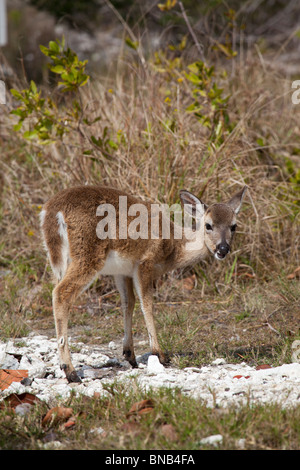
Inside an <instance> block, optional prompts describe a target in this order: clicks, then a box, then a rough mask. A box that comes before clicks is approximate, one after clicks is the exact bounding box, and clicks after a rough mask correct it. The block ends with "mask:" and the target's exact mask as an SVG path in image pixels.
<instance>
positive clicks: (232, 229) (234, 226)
mask: <svg viewBox="0 0 300 470" xmlns="http://www.w3.org/2000/svg"><path fill="white" fill-rule="evenodd" d="M235 229H236V224H234V225H231V227H230V230H231V231H232V232H235Z"/></svg>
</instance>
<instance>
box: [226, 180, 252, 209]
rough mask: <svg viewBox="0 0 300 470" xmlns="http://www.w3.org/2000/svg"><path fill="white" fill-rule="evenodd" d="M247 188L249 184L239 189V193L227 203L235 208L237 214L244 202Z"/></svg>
mask: <svg viewBox="0 0 300 470" xmlns="http://www.w3.org/2000/svg"><path fill="white" fill-rule="evenodd" d="M246 189H247V186H244V187H243V189H242V190H241V191H239V192H238V193H236V194H235V195H234V196H232V198H231V199H230V200H229V201H228V203H227V204H228V205H229V206H230V207H231V208H232V209H233V210H234V212H235V213H236V214H238V213H239V210H240V208H241V205H242V202H243V198H244V196H245V193H246Z"/></svg>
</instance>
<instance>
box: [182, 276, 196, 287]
mask: <svg viewBox="0 0 300 470" xmlns="http://www.w3.org/2000/svg"><path fill="white" fill-rule="evenodd" d="M182 284H183V288H184V289H185V290H193V289H194V287H195V285H196V274H192V275H191V276H189V277H186V278H184V279H183V283H182Z"/></svg>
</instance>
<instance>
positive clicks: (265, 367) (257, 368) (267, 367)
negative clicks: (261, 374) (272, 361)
mask: <svg viewBox="0 0 300 470" xmlns="http://www.w3.org/2000/svg"><path fill="white" fill-rule="evenodd" d="M261 369H271V366H269V364H261V365H259V366H256V367H255V370H261Z"/></svg>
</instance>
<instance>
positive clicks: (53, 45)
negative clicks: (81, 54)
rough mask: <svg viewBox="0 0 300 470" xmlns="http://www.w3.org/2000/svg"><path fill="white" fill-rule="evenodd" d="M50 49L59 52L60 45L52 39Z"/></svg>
mask: <svg viewBox="0 0 300 470" xmlns="http://www.w3.org/2000/svg"><path fill="white" fill-rule="evenodd" d="M49 49H50V51H53V52H59V45H58V44H57V42H55V41H50V42H49Z"/></svg>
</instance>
